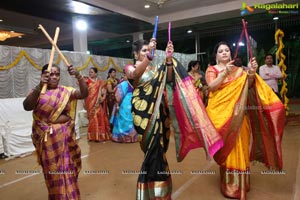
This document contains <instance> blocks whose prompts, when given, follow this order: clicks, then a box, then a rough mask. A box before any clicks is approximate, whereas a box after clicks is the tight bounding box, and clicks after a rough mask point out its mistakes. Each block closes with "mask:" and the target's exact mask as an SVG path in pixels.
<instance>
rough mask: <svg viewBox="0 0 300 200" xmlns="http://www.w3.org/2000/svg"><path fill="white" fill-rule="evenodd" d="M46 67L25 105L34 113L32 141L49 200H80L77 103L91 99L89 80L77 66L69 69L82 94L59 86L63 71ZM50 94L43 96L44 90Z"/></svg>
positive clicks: (46, 93) (70, 88)
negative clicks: (76, 126)
mask: <svg viewBox="0 0 300 200" xmlns="http://www.w3.org/2000/svg"><path fill="white" fill-rule="evenodd" d="M47 66H48V65H45V66H44V67H43V69H42V75H41V81H40V84H39V85H38V86H36V87H35V89H33V90H32V91H31V92H30V93H29V95H28V96H27V97H26V99H25V100H24V102H23V106H24V109H25V110H27V111H30V110H33V113H32V114H33V125H32V141H33V144H34V146H35V148H36V153H37V160H38V163H39V164H40V165H41V166H42V169H43V173H44V178H45V182H46V185H47V188H48V199H54V200H55V199H59V200H63V199H64V200H66V199H80V192H79V187H78V181H77V180H78V174H79V171H80V169H81V157H80V156H81V154H80V148H79V146H78V145H77V143H76V140H75V113H76V99H83V98H85V97H86V96H87V95H88V89H87V85H86V82H85V80H84V79H83V77H82V76H81V75H79V73H78V72H77V71H76V70H75V68H74V67H73V66H69V67H68V71H69V74H70V75H74V76H75V77H76V78H77V80H78V82H79V87H80V90H76V89H75V88H72V87H66V86H59V85H58V83H59V80H60V69H59V67H58V66H55V65H54V66H53V67H52V69H51V72H49V71H47V70H46V69H47ZM43 84H47V91H46V92H45V94H41V93H40V92H41V86H42V85H43Z"/></svg>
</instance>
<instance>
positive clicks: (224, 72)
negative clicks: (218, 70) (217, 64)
mask: <svg viewBox="0 0 300 200" xmlns="http://www.w3.org/2000/svg"><path fill="white" fill-rule="evenodd" d="M228 74H229V73H228V70H227V68H226V69H224V70H223V76H224V77H226V76H227V75H228Z"/></svg>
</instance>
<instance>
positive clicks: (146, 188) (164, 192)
mask: <svg viewBox="0 0 300 200" xmlns="http://www.w3.org/2000/svg"><path fill="white" fill-rule="evenodd" d="M171 194H172V179H171V176H170V177H169V178H168V179H167V180H166V181H152V182H147V183H142V182H138V183H137V196H136V199H137V200H144V199H147V200H171Z"/></svg>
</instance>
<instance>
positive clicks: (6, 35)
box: [0, 30, 24, 41]
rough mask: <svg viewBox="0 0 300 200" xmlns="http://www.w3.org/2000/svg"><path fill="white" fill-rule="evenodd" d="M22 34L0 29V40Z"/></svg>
mask: <svg viewBox="0 0 300 200" xmlns="http://www.w3.org/2000/svg"><path fill="white" fill-rule="evenodd" d="M22 35H24V34H22V33H17V32H12V31H5V30H0V41H5V40H6V39H9V38H13V37H19V36H22Z"/></svg>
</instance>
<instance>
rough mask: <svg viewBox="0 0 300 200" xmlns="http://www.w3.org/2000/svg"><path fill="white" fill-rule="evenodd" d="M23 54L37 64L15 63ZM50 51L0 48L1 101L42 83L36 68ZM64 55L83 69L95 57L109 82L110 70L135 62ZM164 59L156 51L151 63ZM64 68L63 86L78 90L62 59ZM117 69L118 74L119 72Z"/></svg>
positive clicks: (181, 56)
mask: <svg viewBox="0 0 300 200" xmlns="http://www.w3.org/2000/svg"><path fill="white" fill-rule="evenodd" d="M21 51H25V52H26V54H27V55H28V57H29V60H31V61H33V62H34V63H35V64H36V66H34V64H32V63H30V62H29V60H28V59H27V58H26V57H25V56H23V57H22V58H21V59H19V62H16V61H17V60H18V59H17V58H18V56H20V53H21ZM50 53H51V51H50V50H48V49H36V48H24V47H13V46H2V45H0V99H3V98H17V97H25V96H26V95H27V94H28V92H29V91H30V90H31V89H32V88H34V87H35V86H36V85H37V84H38V83H39V81H40V76H41V71H40V69H37V68H36V67H42V66H43V65H44V64H46V63H48V61H49V58H50ZM63 54H64V55H65V57H66V58H67V60H68V61H69V63H71V64H72V65H74V66H75V67H82V66H84V65H85V64H86V63H87V61H88V59H89V57H91V58H92V60H93V61H94V63H95V64H96V65H97V66H98V67H100V69H102V68H104V67H105V66H107V65H108V64H109V66H108V67H106V68H105V69H106V71H100V72H98V76H99V78H100V79H102V80H106V78H107V71H108V69H110V68H112V67H114V68H116V69H118V70H119V71H120V72H121V71H122V69H124V67H125V66H126V65H127V64H128V63H132V62H133V60H132V59H127V58H112V57H108V56H96V55H88V54H85V53H80V52H68V51H63ZM174 57H175V58H176V59H177V60H179V61H180V62H181V63H182V64H183V66H185V67H187V65H188V62H189V61H190V60H195V59H196V55H195V54H181V53H174ZM164 58H165V52H164V51H161V50H157V51H156V53H155V58H154V60H153V61H152V63H153V64H154V65H158V64H160V63H162V61H163V60H164ZM58 60H59V57H58V54H57V53H56V54H55V56H54V61H53V63H55V62H56V61H58ZM111 61H113V62H114V64H115V65H113V64H112V62H111ZM9 66H10V69H4V67H9ZM58 66H59V67H60V68H61V80H60V84H62V85H67V86H73V87H77V85H76V81H75V79H74V78H73V77H71V76H70V75H69V74H68V72H67V68H66V66H65V64H64V63H63V61H62V60H61V61H60V62H59V64H58ZM92 66H93V64H92V63H91V62H90V63H89V65H88V66H87V67H86V68H85V69H84V70H82V71H81V73H82V74H85V75H88V70H89V68H90V67H92ZM118 70H117V71H118ZM120 72H118V73H117V77H121V73H120Z"/></svg>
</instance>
